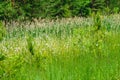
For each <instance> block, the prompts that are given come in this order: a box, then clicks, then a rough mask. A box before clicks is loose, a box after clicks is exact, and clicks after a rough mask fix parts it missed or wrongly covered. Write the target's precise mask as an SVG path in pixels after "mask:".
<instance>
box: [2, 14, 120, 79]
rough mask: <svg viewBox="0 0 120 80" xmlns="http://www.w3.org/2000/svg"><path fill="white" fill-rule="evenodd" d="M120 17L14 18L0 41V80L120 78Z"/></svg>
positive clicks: (3, 32)
mask: <svg viewBox="0 0 120 80" xmlns="http://www.w3.org/2000/svg"><path fill="white" fill-rule="evenodd" d="M119 21H120V15H114V16H113V15H111V16H100V15H96V16H95V17H94V18H78V17H75V18H68V19H62V20H59V19H57V20H55V21H54V20H53V21H51V20H44V19H41V20H36V21H35V23H30V24H29V22H24V23H23V22H21V23H19V22H13V23H10V24H7V25H6V28H7V30H6V31H7V32H5V31H3V30H4V29H3V25H2V22H1V23H0V24H1V25H0V28H1V31H2V32H1V38H0V39H1V41H0V80H119V79H120V39H119V38H120V23H119Z"/></svg>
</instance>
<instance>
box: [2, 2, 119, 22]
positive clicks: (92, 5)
mask: <svg viewBox="0 0 120 80" xmlns="http://www.w3.org/2000/svg"><path fill="white" fill-rule="evenodd" d="M119 11H120V0H0V20H13V19H20V20H22V19H33V18H56V17H57V18H62V17H74V16H84V17H87V16H89V15H91V13H96V12H100V13H102V14H112V13H118V12H119Z"/></svg>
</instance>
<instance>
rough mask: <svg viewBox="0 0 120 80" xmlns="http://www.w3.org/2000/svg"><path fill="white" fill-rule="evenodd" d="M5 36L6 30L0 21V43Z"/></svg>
mask: <svg viewBox="0 0 120 80" xmlns="http://www.w3.org/2000/svg"><path fill="white" fill-rule="evenodd" d="M5 35H6V29H5V27H4V25H3V23H2V21H0V41H1V40H2V39H3V37H5Z"/></svg>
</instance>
